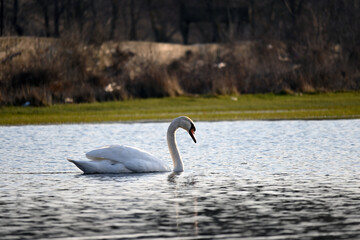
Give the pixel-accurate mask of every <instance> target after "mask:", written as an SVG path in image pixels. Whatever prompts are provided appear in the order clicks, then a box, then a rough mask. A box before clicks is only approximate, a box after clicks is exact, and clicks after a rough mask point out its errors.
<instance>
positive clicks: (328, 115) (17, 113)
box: [0, 92, 360, 125]
mask: <svg viewBox="0 0 360 240" xmlns="http://www.w3.org/2000/svg"><path fill="white" fill-rule="evenodd" d="M179 115H188V116H190V117H191V118H193V119H194V120H197V121H199V120H204V121H208V120H247V119H253V120H259V119H267V120H274V119H349V118H360V94H359V93H358V92H352V93H326V94H304V95H274V94H254V95H240V96H236V97H230V96H221V97H175V98H153V99H137V100H127V101H119V102H104V103H92V104H66V105H64V104H61V105H54V106H50V107H1V108H0V125H22V124H57V123H90V122H117V121H163V120H168V119H171V118H173V117H176V116H179Z"/></svg>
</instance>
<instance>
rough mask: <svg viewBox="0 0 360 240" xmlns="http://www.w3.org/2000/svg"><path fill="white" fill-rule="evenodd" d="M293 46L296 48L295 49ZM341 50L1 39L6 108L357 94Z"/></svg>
mask: <svg viewBox="0 0 360 240" xmlns="http://www.w3.org/2000/svg"><path fill="white" fill-rule="evenodd" d="M289 49H290V50H289ZM350 60H351V59H350V57H349V56H346V55H345V54H344V53H343V52H342V49H341V46H339V45H331V44H328V45H326V46H325V47H319V46H316V45H314V46H311V47H310V45H309V46H301V45H292V46H291V47H290V48H289V46H287V45H285V44H284V43H282V42H244V43H237V44H228V45H219V44H203V45H191V46H183V45H177V44H156V43H145V42H122V43H115V42H106V43H104V44H102V45H100V46H94V45H82V44H78V43H76V42H72V41H65V40H55V39H38V38H0V61H1V63H0V87H1V89H0V104H2V105H4V104H5V105H22V104H24V103H26V102H30V104H31V105H37V106H42V105H51V104H53V103H65V102H94V101H109V100H122V99H128V98H149V97H166V96H178V95H184V94H215V95H218V94H220V95H226V94H241V93H266V92H273V93H285V94H292V93H294V92H306V93H313V92H324V91H340V90H359V88H360V77H359V76H360V74H359V69H358V68H357V65H356V64H353V63H352V62H351V61H350Z"/></svg>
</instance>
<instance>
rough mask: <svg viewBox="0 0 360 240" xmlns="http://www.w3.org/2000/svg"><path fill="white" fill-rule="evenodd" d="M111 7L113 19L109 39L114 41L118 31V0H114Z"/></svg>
mask: <svg viewBox="0 0 360 240" xmlns="http://www.w3.org/2000/svg"><path fill="white" fill-rule="evenodd" d="M131 2H132V1H131ZM111 6H112V17H111V23H110V36H109V38H110V39H114V36H115V30H116V21H117V17H118V10H119V5H118V1H117V0H112V1H111Z"/></svg>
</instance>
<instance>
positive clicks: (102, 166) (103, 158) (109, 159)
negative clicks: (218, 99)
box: [68, 116, 196, 173]
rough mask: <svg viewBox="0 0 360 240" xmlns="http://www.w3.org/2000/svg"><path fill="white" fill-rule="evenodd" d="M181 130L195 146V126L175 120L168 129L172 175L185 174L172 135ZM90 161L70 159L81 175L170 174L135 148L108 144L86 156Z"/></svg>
mask: <svg viewBox="0 0 360 240" xmlns="http://www.w3.org/2000/svg"><path fill="white" fill-rule="evenodd" d="M178 128H183V129H184V130H186V131H187V132H189V134H190V136H191V138H192V139H193V140H194V142H195V143H196V139H195V136H194V134H195V125H194V122H193V121H192V120H191V119H190V118H188V117H184V116H182V117H178V118H175V119H174V120H173V121H172V122H171V124H170V126H169V128H168V130H167V143H168V147H169V151H170V155H171V158H172V161H173V165H174V169H173V171H174V172H182V171H184V164H183V161H182V160H181V157H180V154H179V150H178V148H177V144H176V137H175V132H176V130H177V129H178ZM86 157H87V158H88V159H89V160H90V161H89V160H72V159H68V160H69V161H70V162H72V163H74V164H75V165H76V166H77V167H78V168H80V169H81V170H82V171H83V172H84V173H139V172H163V171H170V168H169V167H168V166H167V164H166V163H164V162H162V161H161V160H159V159H157V158H156V157H154V156H153V155H151V154H150V153H148V152H145V151H143V150H140V149H138V148H134V147H127V146H120V145H110V146H104V147H102V148H99V149H95V150H92V151H90V152H88V153H86Z"/></svg>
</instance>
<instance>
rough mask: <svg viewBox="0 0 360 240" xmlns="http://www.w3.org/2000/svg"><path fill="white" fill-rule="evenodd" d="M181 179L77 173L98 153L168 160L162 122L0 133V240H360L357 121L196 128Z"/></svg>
mask: <svg viewBox="0 0 360 240" xmlns="http://www.w3.org/2000/svg"><path fill="white" fill-rule="evenodd" d="M195 124H196V127H197V132H196V135H197V140H198V143H196V144H194V143H193V142H192V140H191V138H190V137H189V136H188V134H187V133H186V132H185V131H182V130H179V131H178V134H177V139H178V145H179V149H180V152H181V154H182V157H183V160H184V164H185V172H183V173H181V174H173V173H171V172H167V173H156V174H154V173H148V174H127V175H83V174H81V172H80V170H78V169H77V168H76V167H75V166H74V165H73V164H71V163H69V162H67V161H66V160H65V159H66V157H72V158H74V159H79V158H84V153H85V152H86V151H89V150H92V149H93V148H95V147H99V146H102V145H106V144H116V143H121V144H126V145H131V146H136V147H139V148H142V149H146V150H147V151H149V152H152V153H154V155H156V156H159V158H162V159H164V161H168V162H169V164H170V156H169V154H168V150H167V145H166V140H165V133H166V129H167V126H168V124H167V123H136V124H88V125H49V126H15V127H0V136H1V137H0V143H1V148H0V156H1V158H0V165H1V169H0V236H1V239H50V238H51V239H57V238H59V239H143V238H149V239H159V238H161V239H163V238H171V239H194V238H197V239H360V174H359V172H360V120H338V121H272V122H271V121H238V122H197V123H195Z"/></svg>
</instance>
